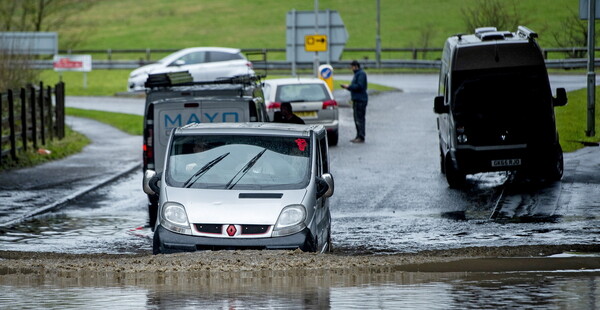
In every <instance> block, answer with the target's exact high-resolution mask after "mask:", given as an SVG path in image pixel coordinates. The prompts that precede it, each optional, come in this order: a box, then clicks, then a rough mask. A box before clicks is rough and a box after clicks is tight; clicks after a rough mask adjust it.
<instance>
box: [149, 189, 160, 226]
mask: <svg viewBox="0 0 600 310" xmlns="http://www.w3.org/2000/svg"><path fill="white" fill-rule="evenodd" d="M157 215H158V200H157V199H156V198H154V197H151V198H150V201H149V202H148V225H149V226H150V229H151V230H152V231H154V226H155V225H156V218H157Z"/></svg>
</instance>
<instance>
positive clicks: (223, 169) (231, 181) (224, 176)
mask: <svg viewBox="0 0 600 310" xmlns="http://www.w3.org/2000/svg"><path fill="white" fill-rule="evenodd" d="M309 141H310V140H309V139H308V138H306V137H273V136H242V135H206V136H197V135H193V136H191V135H182V136H175V137H174V140H173V143H172V144H171V149H170V152H169V157H168V162H167V170H166V173H167V174H166V182H167V184H168V185H170V186H174V187H189V188H210V189H253V190H260V189H298V188H303V187H306V186H307V185H308V182H309V176H310V153H311V146H310V143H309Z"/></svg>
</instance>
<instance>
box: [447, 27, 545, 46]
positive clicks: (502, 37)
mask: <svg viewBox="0 0 600 310" xmlns="http://www.w3.org/2000/svg"><path fill="white" fill-rule="evenodd" d="M537 37H538V34H537V33H536V32H534V31H533V30H531V29H529V28H527V27H525V26H519V27H518V28H517V31H516V32H510V31H498V30H497V29H496V27H481V28H477V29H475V33H473V34H466V35H464V34H457V35H455V36H452V37H450V38H449V39H448V41H450V42H452V43H454V44H456V45H457V47H462V46H467V45H473V44H481V45H489V44H510V43H525V42H530V41H533V40H535V39H536V38H537Z"/></svg>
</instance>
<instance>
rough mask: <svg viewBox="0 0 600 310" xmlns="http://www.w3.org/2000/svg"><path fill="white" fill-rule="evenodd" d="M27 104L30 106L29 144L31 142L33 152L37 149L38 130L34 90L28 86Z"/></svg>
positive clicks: (31, 86)
mask: <svg viewBox="0 0 600 310" xmlns="http://www.w3.org/2000/svg"><path fill="white" fill-rule="evenodd" d="M29 104H30V105H31V142H33V150H34V151H35V150H36V149H37V148H38V144H37V140H38V135H37V132H38V128H37V118H38V117H37V104H36V102H35V88H33V85H29Z"/></svg>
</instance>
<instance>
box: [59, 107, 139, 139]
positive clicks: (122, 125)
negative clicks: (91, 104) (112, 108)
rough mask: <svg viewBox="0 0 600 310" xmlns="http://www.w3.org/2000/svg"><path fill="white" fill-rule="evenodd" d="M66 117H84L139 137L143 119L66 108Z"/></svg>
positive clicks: (126, 115)
mask: <svg viewBox="0 0 600 310" xmlns="http://www.w3.org/2000/svg"><path fill="white" fill-rule="evenodd" d="M66 113H67V115H71V116H77V117H84V118H89V119H93V120H97V121H99V122H103V123H105V124H108V125H111V126H113V127H115V128H117V129H119V130H121V131H124V132H126V133H128V134H130V135H134V136H141V135H142V132H143V122H144V117H143V116H141V115H133V114H125V113H115V112H106V111H96V110H85V109H77V108H66Z"/></svg>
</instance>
